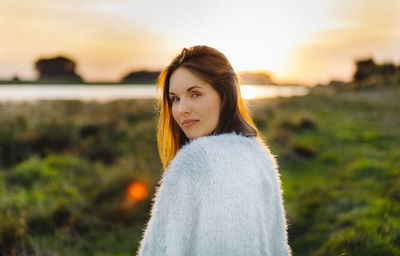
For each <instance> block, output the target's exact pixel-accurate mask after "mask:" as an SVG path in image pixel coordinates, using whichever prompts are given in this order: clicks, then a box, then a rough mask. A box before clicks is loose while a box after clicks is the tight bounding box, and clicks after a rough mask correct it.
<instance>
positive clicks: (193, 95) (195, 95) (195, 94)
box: [192, 92, 200, 98]
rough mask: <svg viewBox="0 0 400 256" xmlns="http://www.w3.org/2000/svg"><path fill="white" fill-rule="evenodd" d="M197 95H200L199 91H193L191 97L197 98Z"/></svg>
mask: <svg viewBox="0 0 400 256" xmlns="http://www.w3.org/2000/svg"><path fill="white" fill-rule="evenodd" d="M199 96H200V93H197V92H195V93H193V94H192V97H194V98H197V97H199Z"/></svg>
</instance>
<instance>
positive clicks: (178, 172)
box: [138, 46, 291, 256]
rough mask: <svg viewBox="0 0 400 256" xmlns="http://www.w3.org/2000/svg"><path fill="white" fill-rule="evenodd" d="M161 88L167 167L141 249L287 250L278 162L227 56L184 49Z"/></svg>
mask: <svg viewBox="0 0 400 256" xmlns="http://www.w3.org/2000/svg"><path fill="white" fill-rule="evenodd" d="M158 89H159V91H160V92H162V97H160V99H159V100H160V115H159V124H158V132H157V142H158V149H159V153H160V157H161V161H162V163H163V166H164V173H163V176H162V178H161V180H160V181H159V186H158V188H157V192H156V194H155V197H154V203H153V206H152V210H151V218H150V220H149V222H148V223H147V226H146V230H145V231H144V234H143V240H142V241H141V243H140V248H139V250H138V255H140V256H148V255H152V256H154V255H171V256H180V255H198V256H200V255H201V256H203V255H204V256H213V255H230V256H232V255H253V256H254V255H274V256H275V255H290V254H291V251H290V247H289V246H288V243H287V232H286V220H285V213H284V209H283V204H282V196H281V188H280V180H279V176H278V174H277V169H276V167H277V165H276V161H275V159H274V157H273V156H272V155H271V153H270V151H269V149H268V148H267V147H266V146H265V144H264V143H263V141H262V139H261V138H260V137H259V132H258V130H257V128H256V127H255V125H254V123H253V121H252V120H251V117H250V115H249V113H248V111H247V110H246V107H245V105H244V103H243V100H242V98H241V95H240V88H239V83H238V78H237V75H236V74H235V72H234V71H233V68H232V66H231V64H230V63H229V61H228V60H227V58H226V57H225V56H224V55H223V54H222V53H220V52H219V51H217V50H216V49H214V48H211V47H208V46H194V47H191V48H189V49H186V48H185V49H183V51H182V52H181V54H180V55H178V56H177V57H175V59H173V61H172V62H171V64H170V65H169V66H168V67H167V68H166V69H165V70H164V71H163V72H162V73H161V74H160V77H159V80H158Z"/></svg>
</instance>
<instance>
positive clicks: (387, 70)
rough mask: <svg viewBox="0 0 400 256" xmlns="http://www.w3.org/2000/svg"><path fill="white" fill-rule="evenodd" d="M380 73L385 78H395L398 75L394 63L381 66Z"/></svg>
mask: <svg viewBox="0 0 400 256" xmlns="http://www.w3.org/2000/svg"><path fill="white" fill-rule="evenodd" d="M379 71H380V72H379V73H380V74H381V75H383V76H393V75H394V74H395V73H396V66H395V65H394V64H393V63H384V64H382V65H380V69H379Z"/></svg>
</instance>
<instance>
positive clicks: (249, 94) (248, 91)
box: [240, 85, 257, 100]
mask: <svg viewBox="0 0 400 256" xmlns="http://www.w3.org/2000/svg"><path fill="white" fill-rule="evenodd" d="M240 94H241V95H242V97H243V99H245V100H250V99H254V98H255V97H256V96H257V90H256V89H255V88H254V87H253V86H250V85H242V86H240Z"/></svg>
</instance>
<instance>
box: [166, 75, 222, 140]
mask: <svg viewBox="0 0 400 256" xmlns="http://www.w3.org/2000/svg"><path fill="white" fill-rule="evenodd" d="M169 98H170V99H171V102H172V115H173V117H174V119H175V121H176V122H177V123H178V125H179V127H180V128H181V129H182V131H183V132H184V133H185V135H186V137H188V139H190V140H191V139H195V138H197V137H201V136H204V135H208V134H210V133H211V132H213V131H214V130H215V128H216V127H217V124H218V120H219V113H220V107H221V99H220V97H219V94H218V93H217V92H216V91H215V90H214V88H213V87H212V85H211V84H209V83H207V82H205V81H203V80H201V79H200V78H198V77H196V76H195V75H193V74H192V73H191V72H190V71H189V70H188V69H186V68H182V67H180V68H178V69H176V70H175V71H174V72H173V73H172V75H171V78H170V81H169Z"/></svg>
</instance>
